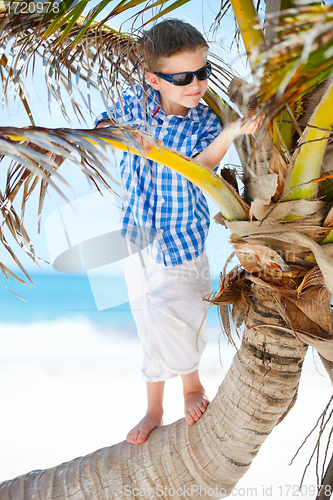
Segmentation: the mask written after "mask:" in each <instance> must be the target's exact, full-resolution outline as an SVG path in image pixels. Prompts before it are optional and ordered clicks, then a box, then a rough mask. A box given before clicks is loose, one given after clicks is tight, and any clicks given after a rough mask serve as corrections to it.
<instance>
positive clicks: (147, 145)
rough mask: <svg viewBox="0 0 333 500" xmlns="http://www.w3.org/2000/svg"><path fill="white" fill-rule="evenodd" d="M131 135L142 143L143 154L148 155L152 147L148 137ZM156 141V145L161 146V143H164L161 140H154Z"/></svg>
mask: <svg viewBox="0 0 333 500" xmlns="http://www.w3.org/2000/svg"><path fill="white" fill-rule="evenodd" d="M133 137H134V139H136V140H137V141H138V142H140V144H142V146H143V148H144V150H145V155H148V154H149V153H150V151H151V150H152V148H153V144H152V142H150V141H149V140H148V139H146V138H145V137H142V136H141V135H139V134H133ZM156 143H157V144H158V146H163V144H164V142H163V141H156Z"/></svg>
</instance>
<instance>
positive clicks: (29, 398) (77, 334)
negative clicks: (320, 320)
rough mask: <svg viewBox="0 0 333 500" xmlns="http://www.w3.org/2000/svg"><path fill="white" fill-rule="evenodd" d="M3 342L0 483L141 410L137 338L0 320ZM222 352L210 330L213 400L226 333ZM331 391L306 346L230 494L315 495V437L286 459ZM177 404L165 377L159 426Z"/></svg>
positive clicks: (101, 441) (226, 358) (110, 432)
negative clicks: (288, 397)
mask: <svg viewBox="0 0 333 500" xmlns="http://www.w3.org/2000/svg"><path fill="white" fill-rule="evenodd" d="M0 341H1V345H2V346H3V347H2V352H1V355H0V387H1V396H2V397H1V400H2V411H1V426H0V443H1V444H0V481H3V480H6V479H10V478H13V477H15V476H18V475H20V474H23V473H25V472H28V471H30V470H34V469H44V468H48V467H52V466H54V465H57V464H59V463H62V462H65V461H68V460H71V459H72V458H75V457H77V456H82V455H85V454H87V453H90V452H92V451H94V450H97V449H99V448H102V447H105V446H109V445H112V444H114V443H117V442H120V441H123V440H124V439H125V436H126V434H127V432H128V430H129V429H130V428H131V426H133V425H134V424H135V423H136V422H137V421H138V420H139V419H140V418H141V416H142V415H143V414H144V412H145V405H146V395H145V384H144V382H143V381H142V380H141V377H140V374H139V370H140V363H141V346H140V343H139V341H138V340H137V339H136V338H130V340H129V338H122V337H121V336H120V335H119V332H117V331H114V332H113V333H110V331H108V332H107V333H106V332H105V331H103V329H101V328H99V329H97V327H96V326H95V325H93V324H92V323H90V322H89V321H87V320H85V319H82V320H76V321H69V320H58V321H53V322H45V323H42V322H39V323H32V324H30V325H26V326H24V327H19V326H18V325H15V324H2V325H1V333H0ZM220 351H221V352H220V355H219V342H218V335H217V334H216V332H212V331H210V335H209V343H208V346H207V349H206V351H205V353H204V356H203V359H202V365H201V374H202V380H203V383H204V385H205V387H206V390H207V395H208V397H209V398H210V399H212V398H213V397H214V395H215V393H216V391H217V388H218V386H219V384H220V383H221V381H222V379H223V377H224V374H225V372H226V370H227V369H228V367H229V365H230V363H231V360H232V357H233V355H234V352H235V351H234V349H233V348H231V347H230V346H227V345H226V342H225V340H224V339H220ZM220 357H221V359H220ZM221 361H222V364H223V366H221ZM331 393H332V388H331V385H330V381H329V378H328V376H327V375H326V374H325V372H324V369H323V367H322V366H321V364H320V362H319V360H318V358H317V356H316V355H314V354H313V353H312V351H309V353H308V356H307V358H306V361H305V365H304V370H303V375H302V380H301V385H300V391H299V398H298V401H297V403H296V406H295V407H294V409H293V410H292V412H291V413H290V414H289V415H288V417H287V418H286V419H285V420H284V421H283V422H282V423H281V424H280V425H279V426H278V427H277V428H276V429H275V430H274V431H273V433H272V434H271V436H269V438H268V439H267V440H266V442H265V443H264V445H263V446H262V449H261V450H260V452H259V454H258V456H257V457H256V458H255V460H254V462H253V464H252V467H251V469H250V470H249V472H248V473H247V474H246V475H245V477H244V478H243V479H242V480H241V481H240V482H239V483H238V485H237V488H236V489H235V490H234V492H233V495H232V496H234V497H236V498H237V497H238V498H241V497H243V498H244V497H246V498H267V497H269V498H276V499H278V498H280V499H281V498H289V497H290V498H292V497H294V496H300V497H301V498H306V499H312V498H315V484H316V477H315V472H314V467H313V466H311V467H310V468H309V472H308V473H307V475H306V476H305V480H304V484H303V487H302V489H301V490H300V491H299V490H298V486H299V484H300V480H301V476H302V473H303V470H304V468H305V466H306V464H307V461H308V458H309V456H310V453H311V451H312V448H313V446H314V442H315V441H314V440H313V439H312V440H311V443H310V444H309V446H306V447H305V448H304V450H303V451H301V453H300V455H299V457H298V458H296V460H295V462H294V464H293V465H292V466H289V463H290V461H291V458H292V457H293V455H294V454H295V452H296V450H297V448H298V447H299V445H300V444H301V443H302V441H303V439H304V438H305V436H306V435H307V434H308V433H309V432H310V430H311V429H312V427H313V426H314V424H315V422H316V421H317V419H318V417H319V415H320V413H321V412H322V411H323V409H324V408H325V406H326V404H327V402H328V400H329V397H330V395H331ZM182 407H183V401H182V389H181V381H180V379H179V378H177V379H173V380H171V381H169V382H168V383H167V384H166V395H165V418H164V422H165V424H169V423H171V422H173V421H174V420H177V419H179V418H182V416H183V414H182V410H183V408H182Z"/></svg>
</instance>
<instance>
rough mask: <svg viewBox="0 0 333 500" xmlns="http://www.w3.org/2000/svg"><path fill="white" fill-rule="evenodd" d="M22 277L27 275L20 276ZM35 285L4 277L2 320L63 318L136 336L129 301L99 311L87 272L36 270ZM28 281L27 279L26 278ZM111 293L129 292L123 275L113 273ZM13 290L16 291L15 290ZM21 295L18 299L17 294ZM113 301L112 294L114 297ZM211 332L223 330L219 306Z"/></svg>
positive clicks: (20, 322)
mask: <svg viewBox="0 0 333 500" xmlns="http://www.w3.org/2000/svg"><path fill="white" fill-rule="evenodd" d="M20 277H21V278H24V277H23V276H22V275H20ZM30 278H31V280H32V282H33V285H31V284H28V285H23V284H21V283H19V282H17V281H15V280H13V279H10V282H9V283H7V282H6V281H5V280H3V279H2V284H5V286H7V287H8V289H9V290H11V291H9V290H8V289H6V288H5V287H3V286H2V287H0V315H1V316H0V323H1V324H2V325H4V324H11V325H13V324H16V325H17V327H18V328H19V327H24V325H26V326H27V325H31V324H34V323H43V324H48V323H51V322H55V321H59V320H61V321H62V322H63V323H66V321H67V322H69V323H71V324H72V323H73V322H75V321H79V320H80V321H85V322H86V323H89V324H90V325H91V326H92V327H94V328H96V329H97V330H103V331H104V332H105V333H107V332H108V331H109V332H110V333H113V334H114V335H115V334H117V335H121V336H126V337H136V327H135V323H134V320H133V317H132V313H131V310H130V306H129V303H128V302H126V303H124V304H121V305H118V306H114V307H110V308H108V309H104V310H100V311H99V310H98V309H97V307H96V303H95V300H94V295H93V292H92V289H91V287H90V283H89V279H88V277H87V275H86V274H65V273H52V274H48V273H42V272H41V273H35V274H34V273H32V274H30ZM24 279H25V280H26V278H24ZM105 280H108V286H107V293H113V294H114V298H115V299H116V298H117V296H119V295H123V294H124V293H126V283H125V280H124V278H123V277H122V276H109V277H108V278H105ZM217 289H218V280H213V282H212V290H217ZM12 292H13V293H12ZM14 294H17V295H18V296H20V297H21V299H20V298H18V297H17V296H16V295H14ZM111 302H112V297H111ZM208 321H209V331H212V333H213V336H214V337H215V334H216V332H217V331H219V330H220V324H219V319H218V312H217V308H216V307H215V306H212V307H211V308H210V310H209V311H208Z"/></svg>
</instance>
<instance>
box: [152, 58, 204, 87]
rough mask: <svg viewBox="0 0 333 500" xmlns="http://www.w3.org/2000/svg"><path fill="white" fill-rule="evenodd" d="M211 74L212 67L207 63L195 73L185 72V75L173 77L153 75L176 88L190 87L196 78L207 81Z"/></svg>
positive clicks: (177, 74) (174, 75)
mask: <svg viewBox="0 0 333 500" xmlns="http://www.w3.org/2000/svg"><path fill="white" fill-rule="evenodd" d="M211 73H212V65H211V64H210V63H207V64H206V66H203V67H202V68H200V69H198V70H197V71H187V72H186V73H174V74H173V75H168V74H166V73H155V75H156V76H158V77H159V78H162V79H163V80H166V81H167V82H169V83H172V84H173V85H177V86H178V87H183V86H184V85H190V83H192V82H193V80H194V77H195V76H196V77H197V79H198V80H201V81H202V80H207V78H209V77H210V75H211Z"/></svg>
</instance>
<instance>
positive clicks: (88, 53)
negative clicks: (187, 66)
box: [0, 0, 233, 121]
mask: <svg viewBox="0 0 333 500" xmlns="http://www.w3.org/2000/svg"><path fill="white" fill-rule="evenodd" d="M82 1H85V0H82ZM186 1H188V0H181V2H178V1H177V2H174V3H171V2H166V1H165V0H163V1H160V0H159V1H157V2H153V3H152V4H149V8H150V9H151V8H153V7H155V8H156V7H157V6H158V5H161V6H164V7H165V5H166V7H165V9H168V11H171V10H172V9H175V8H177V7H179V5H180V3H182V4H183V3H185V2H186ZM107 3H108V2H102V3H101V4H99V6H96V7H94V9H92V11H90V13H89V14H88V15H87V16H86V17H85V18H84V17H82V16H80V15H79V6H80V5H81V7H82V3H81V2H80V3H79V4H78V5H77V6H76V7H75V8H74V9H72V11H70V12H69V13H67V14H64V13H63V12H62V11H63V9H62V10H61V9H60V10H61V12H62V15H60V14H59V16H56V17H54V19H53V21H52V22H51V21H47V22H45V19H44V20H43V19H42V18H39V19H38V18H37V17H34V18H33V19H31V21H30V22H29V23H28V22H27V20H23V24H22V19H21V18H20V16H14V17H12V18H10V19H9V18H8V19H7V24H6V26H5V29H3V31H2V33H1V32H0V44H2V49H0V55H1V50H2V52H3V53H5V52H9V51H11V57H10V60H11V65H10V74H9V73H8V74H7V78H6V79H5V82H4V85H3V88H4V92H6V89H7V88H8V86H9V83H10V82H11V81H13V80H14V78H15V81H16V82H17V83H23V82H24V79H25V78H26V75H27V72H28V70H29V66H30V64H31V63H32V62H33V61H34V56H35V55H36V54H37V55H39V56H40V57H41V58H42V60H43V65H44V72H45V77H46V85H47V88H48V94H49V96H48V101H49V106H50V103H51V100H52V98H54V99H56V100H57V102H58V103H59V104H60V106H61V110H62V113H63V115H64V117H65V119H67V120H68V121H69V117H68V114H67V111H66V108H65V106H64V104H63V98H62V92H66V93H68V94H69V96H70V99H71V103H72V107H73V110H74V113H75V114H76V115H77V117H78V118H79V120H80V121H81V120H83V116H82V113H81V111H80V107H81V106H82V104H83V105H84V106H85V107H88V109H89V111H90V113H92V109H91V90H92V89H93V88H94V89H98V91H99V92H100V95H101V97H102V101H103V105H104V106H105V108H107V107H108V106H109V105H110V104H111V105H112V104H113V103H114V101H115V99H116V98H117V97H118V94H119V92H120V91H121V90H122V88H123V87H124V85H126V86H128V85H133V84H135V83H138V82H139V81H140V78H141V74H140V61H139V60H138V55H137V39H138V38H137V35H131V34H127V33H122V32H120V31H117V30H115V29H113V28H112V27H111V26H110V25H108V24H107V23H106V22H105V20H104V21H101V22H98V21H97V20H96V19H95V13H96V12H97V10H96V9H98V8H102V6H103V8H105V6H106V5H107ZM140 3H141V1H129V0H126V1H123V2H121V3H120V4H118V6H116V7H115V8H114V9H113V10H112V11H111V13H110V14H109V16H108V17H107V18H106V19H109V18H111V17H113V16H115V15H116V14H118V13H120V12H123V11H124V10H125V9H131V8H133V7H135V6H136V7H137V6H138V5H139V4H140ZM61 5H62V3H61V4H60V6H61ZM165 9H164V10H162V11H161V12H159V14H158V15H159V16H160V15H162V13H163V12H165ZM144 11H148V6H145V7H144V8H143V9H142V10H141V12H144ZM154 17H157V16H154ZM64 19H65V20H64ZM42 21H43V22H42ZM74 21H75V22H74ZM25 22H26V23H27V24H24V23H25ZM23 28H24V29H23ZM65 33H66V36H64V34H65ZM83 34H84V36H83ZM13 39H14V41H15V43H14V44H13V43H12V40H13ZM210 57H211V59H213V60H212V63H213V76H212V79H213V83H214V86H215V88H216V89H217V90H218V91H219V92H223V93H224V94H226V93H227V87H228V83H229V82H230V79H231V77H232V76H233V75H232V72H231V69H230V67H228V66H227V65H226V64H224V63H223V62H222V61H221V59H220V58H218V56H214V55H212V54H211V55H210ZM80 81H81V82H82V81H84V82H86V92H85V95H84V94H83V93H82V91H81V89H80V85H79V84H80ZM224 82H226V83H224ZM75 91H78V92H75ZM76 95H80V96H81V99H82V103H79V101H78V100H77V97H75V96H76ZM83 121H84V120H83Z"/></svg>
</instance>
